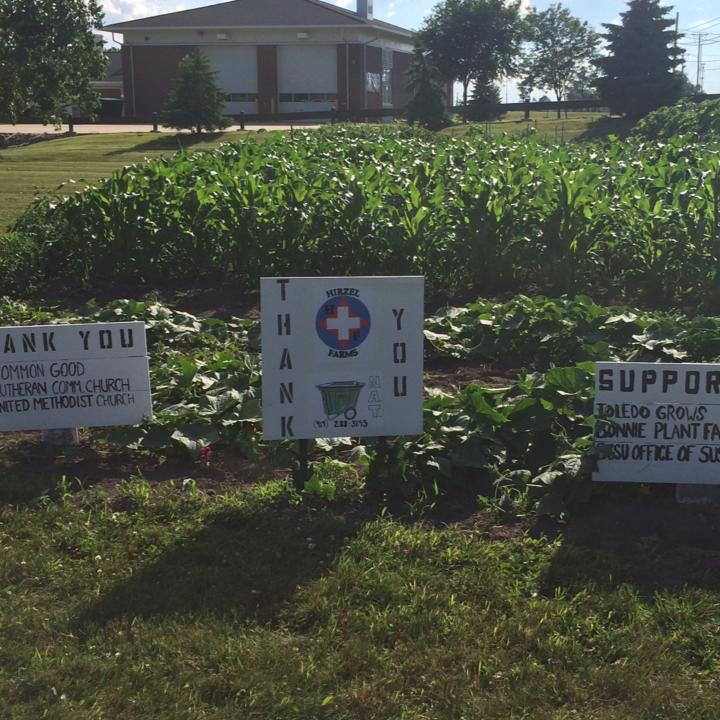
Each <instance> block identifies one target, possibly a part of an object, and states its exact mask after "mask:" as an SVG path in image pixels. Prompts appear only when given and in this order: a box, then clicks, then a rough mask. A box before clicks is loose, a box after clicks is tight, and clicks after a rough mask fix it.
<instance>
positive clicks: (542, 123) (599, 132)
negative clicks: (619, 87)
mask: <svg viewBox="0 0 720 720" xmlns="http://www.w3.org/2000/svg"><path fill="white" fill-rule="evenodd" d="M471 128H473V131H477V130H480V131H482V132H484V133H485V134H487V135H491V136H493V137H496V136H498V135H502V134H503V133H506V134H508V135H523V134H526V133H528V132H529V131H531V130H535V131H536V132H537V136H538V137H539V138H541V139H543V140H545V141H547V142H553V143H563V142H572V141H576V140H592V139H598V138H602V137H607V136H608V135H611V134H615V135H619V136H624V135H626V134H627V133H628V132H629V130H630V124H629V123H628V121H626V120H625V119H623V118H611V117H609V116H608V115H607V114H606V113H598V112H570V113H568V115H567V117H566V116H565V114H564V113H563V116H562V117H561V118H560V119H558V117H557V114H556V113H555V112H533V113H531V115H530V121H526V120H525V116H524V113H521V112H511V113H508V114H507V115H505V116H504V117H503V118H501V119H500V120H497V121H495V122H491V123H468V124H467V125H454V126H453V127H450V128H447V129H446V130H443V132H444V133H445V134H447V135H451V136H453V137H462V136H464V135H465V134H467V132H468V131H469V130H470V129H471Z"/></svg>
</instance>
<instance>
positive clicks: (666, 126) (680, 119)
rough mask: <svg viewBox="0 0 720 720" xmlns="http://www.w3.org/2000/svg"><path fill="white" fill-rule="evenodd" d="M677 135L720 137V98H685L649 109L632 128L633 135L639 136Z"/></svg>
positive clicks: (699, 137)
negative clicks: (650, 110)
mask: <svg viewBox="0 0 720 720" xmlns="http://www.w3.org/2000/svg"><path fill="white" fill-rule="evenodd" d="M676 135H690V136H692V138H693V139H694V140H701V141H712V140H720V100H705V101H704V102H701V103H695V102H693V101H691V100H683V101H682V102H679V103H678V104H677V105H672V106H670V107H664V108H660V109H659V110H656V111H655V112H652V113H650V114H649V115H648V116H647V117H645V118H643V119H642V120H641V121H640V122H639V123H638V124H637V125H636V126H635V129H634V130H633V137H635V138H636V139H638V140H647V141H653V140H655V141H656V140H668V139H669V138H671V137H674V136H676Z"/></svg>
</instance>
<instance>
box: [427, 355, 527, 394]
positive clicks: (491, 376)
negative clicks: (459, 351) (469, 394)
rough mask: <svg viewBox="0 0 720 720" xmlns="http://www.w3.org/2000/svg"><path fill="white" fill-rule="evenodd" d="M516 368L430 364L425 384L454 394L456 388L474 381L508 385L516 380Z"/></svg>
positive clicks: (497, 386)
mask: <svg viewBox="0 0 720 720" xmlns="http://www.w3.org/2000/svg"><path fill="white" fill-rule="evenodd" d="M517 378H518V371H517V370H505V369H501V368H497V367H493V366H490V365H477V366H473V365H468V364H467V363H464V364H462V365H460V364H459V363H458V364H455V363H453V364H436V363H433V364H430V365H429V366H428V367H427V369H426V370H425V384H426V385H427V386H428V387H431V388H438V389H439V390H443V391H444V392H446V393H450V394H455V393H456V392H457V391H458V390H462V388H464V387H466V386H467V385H470V384H472V383H475V384H477V385H483V386H485V387H492V388H501V387H509V386H510V385H513V384H514V383H516V382H517Z"/></svg>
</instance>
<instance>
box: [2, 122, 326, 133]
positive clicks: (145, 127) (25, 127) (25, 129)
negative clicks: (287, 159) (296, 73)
mask: <svg viewBox="0 0 720 720" xmlns="http://www.w3.org/2000/svg"><path fill="white" fill-rule="evenodd" d="M293 127H296V128H302V129H304V130H306V129H314V128H317V127H320V126H319V125H304V124H303V125H301V124H297V125H294V126H293ZM67 129H68V126H67V125H63V126H62V127H61V128H60V129H58V128H55V127H53V126H52V125H40V124H19V125H3V124H0V133H28V134H33V135H42V134H43V133H47V134H51V135H57V134H58V133H64V132H67ZM239 129H240V126H239V125H232V126H230V127H229V128H225V132H232V131H233V130H239ZM246 129H247V130H251V131H257V130H289V129H290V125H247V126H246ZM151 130H152V125H151V124H150V123H145V124H137V125H124V124H121V125H90V124H83V123H77V124H76V125H75V132H76V133H77V134H78V135H96V134H99V133H136V132H150V131H151ZM160 132H164V133H174V134H177V132H178V131H177V130H175V128H168V127H161V128H160ZM182 132H188V131H182Z"/></svg>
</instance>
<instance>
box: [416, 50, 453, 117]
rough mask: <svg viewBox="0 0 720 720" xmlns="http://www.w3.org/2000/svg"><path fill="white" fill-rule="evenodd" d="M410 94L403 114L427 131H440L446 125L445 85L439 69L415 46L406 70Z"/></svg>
mask: <svg viewBox="0 0 720 720" xmlns="http://www.w3.org/2000/svg"><path fill="white" fill-rule="evenodd" d="M407 91H408V95H409V97H410V100H409V101H408V105H407V110H406V115H407V119H408V121H409V122H411V123H412V122H416V123H418V124H420V125H422V126H423V127H426V128H428V129H429V130H439V129H440V128H442V127H445V126H446V125H448V124H449V122H450V118H449V116H448V112H447V103H446V98H445V88H444V87H443V83H442V77H441V75H440V71H439V70H438V69H437V68H436V67H435V65H433V63H432V62H431V60H430V57H429V54H428V53H427V52H426V51H425V50H424V49H423V48H420V47H418V48H416V49H415V52H414V54H413V59H412V62H411V63H410V68H409V69H408V73H407Z"/></svg>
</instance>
